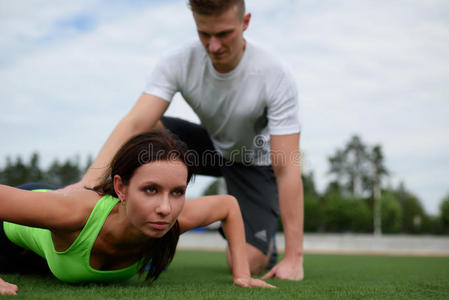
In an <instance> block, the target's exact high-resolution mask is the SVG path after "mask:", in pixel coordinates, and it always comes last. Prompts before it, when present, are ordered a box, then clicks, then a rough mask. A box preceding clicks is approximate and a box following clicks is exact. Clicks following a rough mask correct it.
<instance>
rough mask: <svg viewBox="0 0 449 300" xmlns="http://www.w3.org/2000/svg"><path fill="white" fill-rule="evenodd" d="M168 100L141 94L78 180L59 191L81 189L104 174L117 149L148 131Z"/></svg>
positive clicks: (162, 111) (95, 181)
mask: <svg viewBox="0 0 449 300" xmlns="http://www.w3.org/2000/svg"><path fill="white" fill-rule="evenodd" d="M168 105H169V102H167V101H165V100H163V99H162V98H159V97H156V96H153V95H149V94H142V95H141V96H140V97H139V99H138V100H137V102H136V104H135V105H134V107H133V108H132V109H131V110H130V111H129V113H128V114H127V115H126V116H125V117H124V118H123V119H122V120H121V121H120V122H119V123H118V125H117V126H116V127H115V129H114V130H113V131H112V133H111V135H110V136H109V138H108V139H107V140H106V143H105V144H104V145H103V147H102V148H101V150H100V152H99V153H98V156H97V158H96V159H95V161H94V162H93V163H92V165H91V166H90V167H89V169H88V170H87V172H86V174H85V175H84V177H83V178H82V179H81V181H80V182H78V183H75V184H73V185H70V186H68V187H66V188H64V189H62V190H60V191H61V192H70V191H73V190H77V189H82V188H83V187H84V186H94V185H95V184H97V183H98V182H99V181H100V180H101V178H102V177H103V175H104V172H105V171H106V168H107V167H108V165H109V163H110V162H111V160H112V158H113V156H114V155H115V153H116V152H117V150H118V149H119V148H120V147H121V146H122V145H123V144H124V143H125V142H126V141H127V140H128V139H130V138H131V137H133V136H135V135H137V134H140V133H143V132H146V131H149V130H150V129H152V128H153V127H154V125H155V124H156V122H157V121H158V120H159V119H160V118H161V116H162V115H163V114H164V112H165V111H166V110H167V108H168Z"/></svg>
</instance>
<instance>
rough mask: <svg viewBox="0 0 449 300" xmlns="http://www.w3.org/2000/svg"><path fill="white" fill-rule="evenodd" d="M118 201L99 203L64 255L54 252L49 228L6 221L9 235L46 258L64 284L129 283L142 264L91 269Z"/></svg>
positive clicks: (108, 196)
mask: <svg viewBox="0 0 449 300" xmlns="http://www.w3.org/2000/svg"><path fill="white" fill-rule="evenodd" d="M118 201H119V200H118V199H117V198H115V197H112V196H110V195H106V196H104V197H102V198H101V199H100V200H98V202H97V204H96V205H95V207H94V209H93V210H92V213H91V215H90V216H89V219H88V220H87V222H86V225H85V226H84V228H83V230H82V231H81V233H80V234H79V236H78V237H77V239H76V240H75V241H74V242H73V244H72V245H71V246H70V247H69V248H68V249H67V250H65V251H62V252H58V251H56V250H55V249H54V246H53V240H52V237H51V232H50V231H49V230H47V229H41V228H35V227H28V226H23V225H17V224H13V223H8V222H4V229H5V233H6V235H7V237H8V238H9V239H10V240H11V241H12V242H13V243H15V244H17V245H19V246H21V247H23V248H28V249H30V250H32V251H34V252H36V253H38V254H39V255H41V256H42V257H44V258H45V259H46V260H47V263H48V265H49V267H50V269H51V271H52V273H53V274H54V275H55V276H56V277H57V278H59V279H60V280H62V281H66V282H73V283H74V282H91V281H95V282H112V281H122V280H127V279H130V278H131V277H133V276H134V275H135V274H136V273H137V265H138V263H135V264H133V265H131V266H130V267H128V268H125V269H120V270H114V271H99V270H95V269H93V268H92V267H91V266H90V253H91V252H92V247H93V245H94V243H95V240H96V239H97V236H98V233H99V232H100V230H101V228H102V227H103V224H104V222H105V221H106V218H107V217H108V215H109V213H110V212H111V210H112V209H113V208H114V207H115V205H116V204H117V203H118Z"/></svg>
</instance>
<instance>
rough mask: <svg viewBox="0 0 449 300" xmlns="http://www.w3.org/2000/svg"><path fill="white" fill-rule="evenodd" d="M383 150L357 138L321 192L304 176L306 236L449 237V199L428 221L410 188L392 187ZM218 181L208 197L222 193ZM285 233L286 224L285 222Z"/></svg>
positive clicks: (333, 164) (333, 165)
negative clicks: (422, 235) (406, 234)
mask: <svg viewBox="0 0 449 300" xmlns="http://www.w3.org/2000/svg"><path fill="white" fill-rule="evenodd" d="M384 161H385V159H384V154H383V151H382V147H381V146H380V145H374V146H369V145H366V144H365V143H364V142H363V141H362V140H361V138H360V137H359V136H357V135H355V136H353V137H351V138H350V140H349V141H348V142H347V143H346V144H345V145H344V147H343V148H341V149H337V150H336V151H335V153H334V154H333V155H331V156H330V157H329V158H328V162H329V175H330V176H331V177H332V180H330V182H329V183H328V184H327V187H326V189H325V190H324V192H322V193H320V192H318V191H317V189H316V186H315V181H314V174H313V172H312V171H311V172H308V173H305V174H302V181H303V186H304V230H305V231H306V232H337V233H344V232H351V233H371V232H374V233H375V234H381V233H408V234H449V194H448V195H447V196H446V197H444V199H442V201H441V205H440V211H439V214H438V215H437V216H431V215H428V214H427V213H426V212H425V210H424V208H423V206H422V204H421V201H420V199H419V198H418V197H417V196H416V195H414V194H413V192H411V191H410V190H409V188H408V187H407V186H406V185H405V183H400V184H398V185H397V186H391V185H390V184H388V182H387V180H386V179H387V178H388V177H389V174H390V171H389V170H388V169H387V167H386V166H385V162H384ZM219 186H220V181H214V182H213V183H212V184H211V185H210V186H209V187H208V188H206V190H205V192H204V194H206V195H211V194H215V193H217V192H218V188H219ZM279 226H280V228H281V230H282V223H281V222H279Z"/></svg>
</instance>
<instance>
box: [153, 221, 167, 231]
mask: <svg viewBox="0 0 449 300" xmlns="http://www.w3.org/2000/svg"><path fill="white" fill-rule="evenodd" d="M149 224H150V226H151V227H153V228H154V229H157V230H164V229H167V227H168V226H170V223H167V222H149Z"/></svg>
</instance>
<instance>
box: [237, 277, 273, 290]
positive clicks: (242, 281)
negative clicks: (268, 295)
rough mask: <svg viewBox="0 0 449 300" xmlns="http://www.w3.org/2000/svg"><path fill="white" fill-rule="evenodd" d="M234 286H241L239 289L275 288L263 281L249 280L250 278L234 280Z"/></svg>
mask: <svg viewBox="0 0 449 300" xmlns="http://www.w3.org/2000/svg"><path fill="white" fill-rule="evenodd" d="M234 284H235V285H238V286H241V287H261V288H275V286H274V285H271V284H269V283H267V282H265V281H263V280H260V279H255V278H251V277H240V278H235V279H234Z"/></svg>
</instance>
